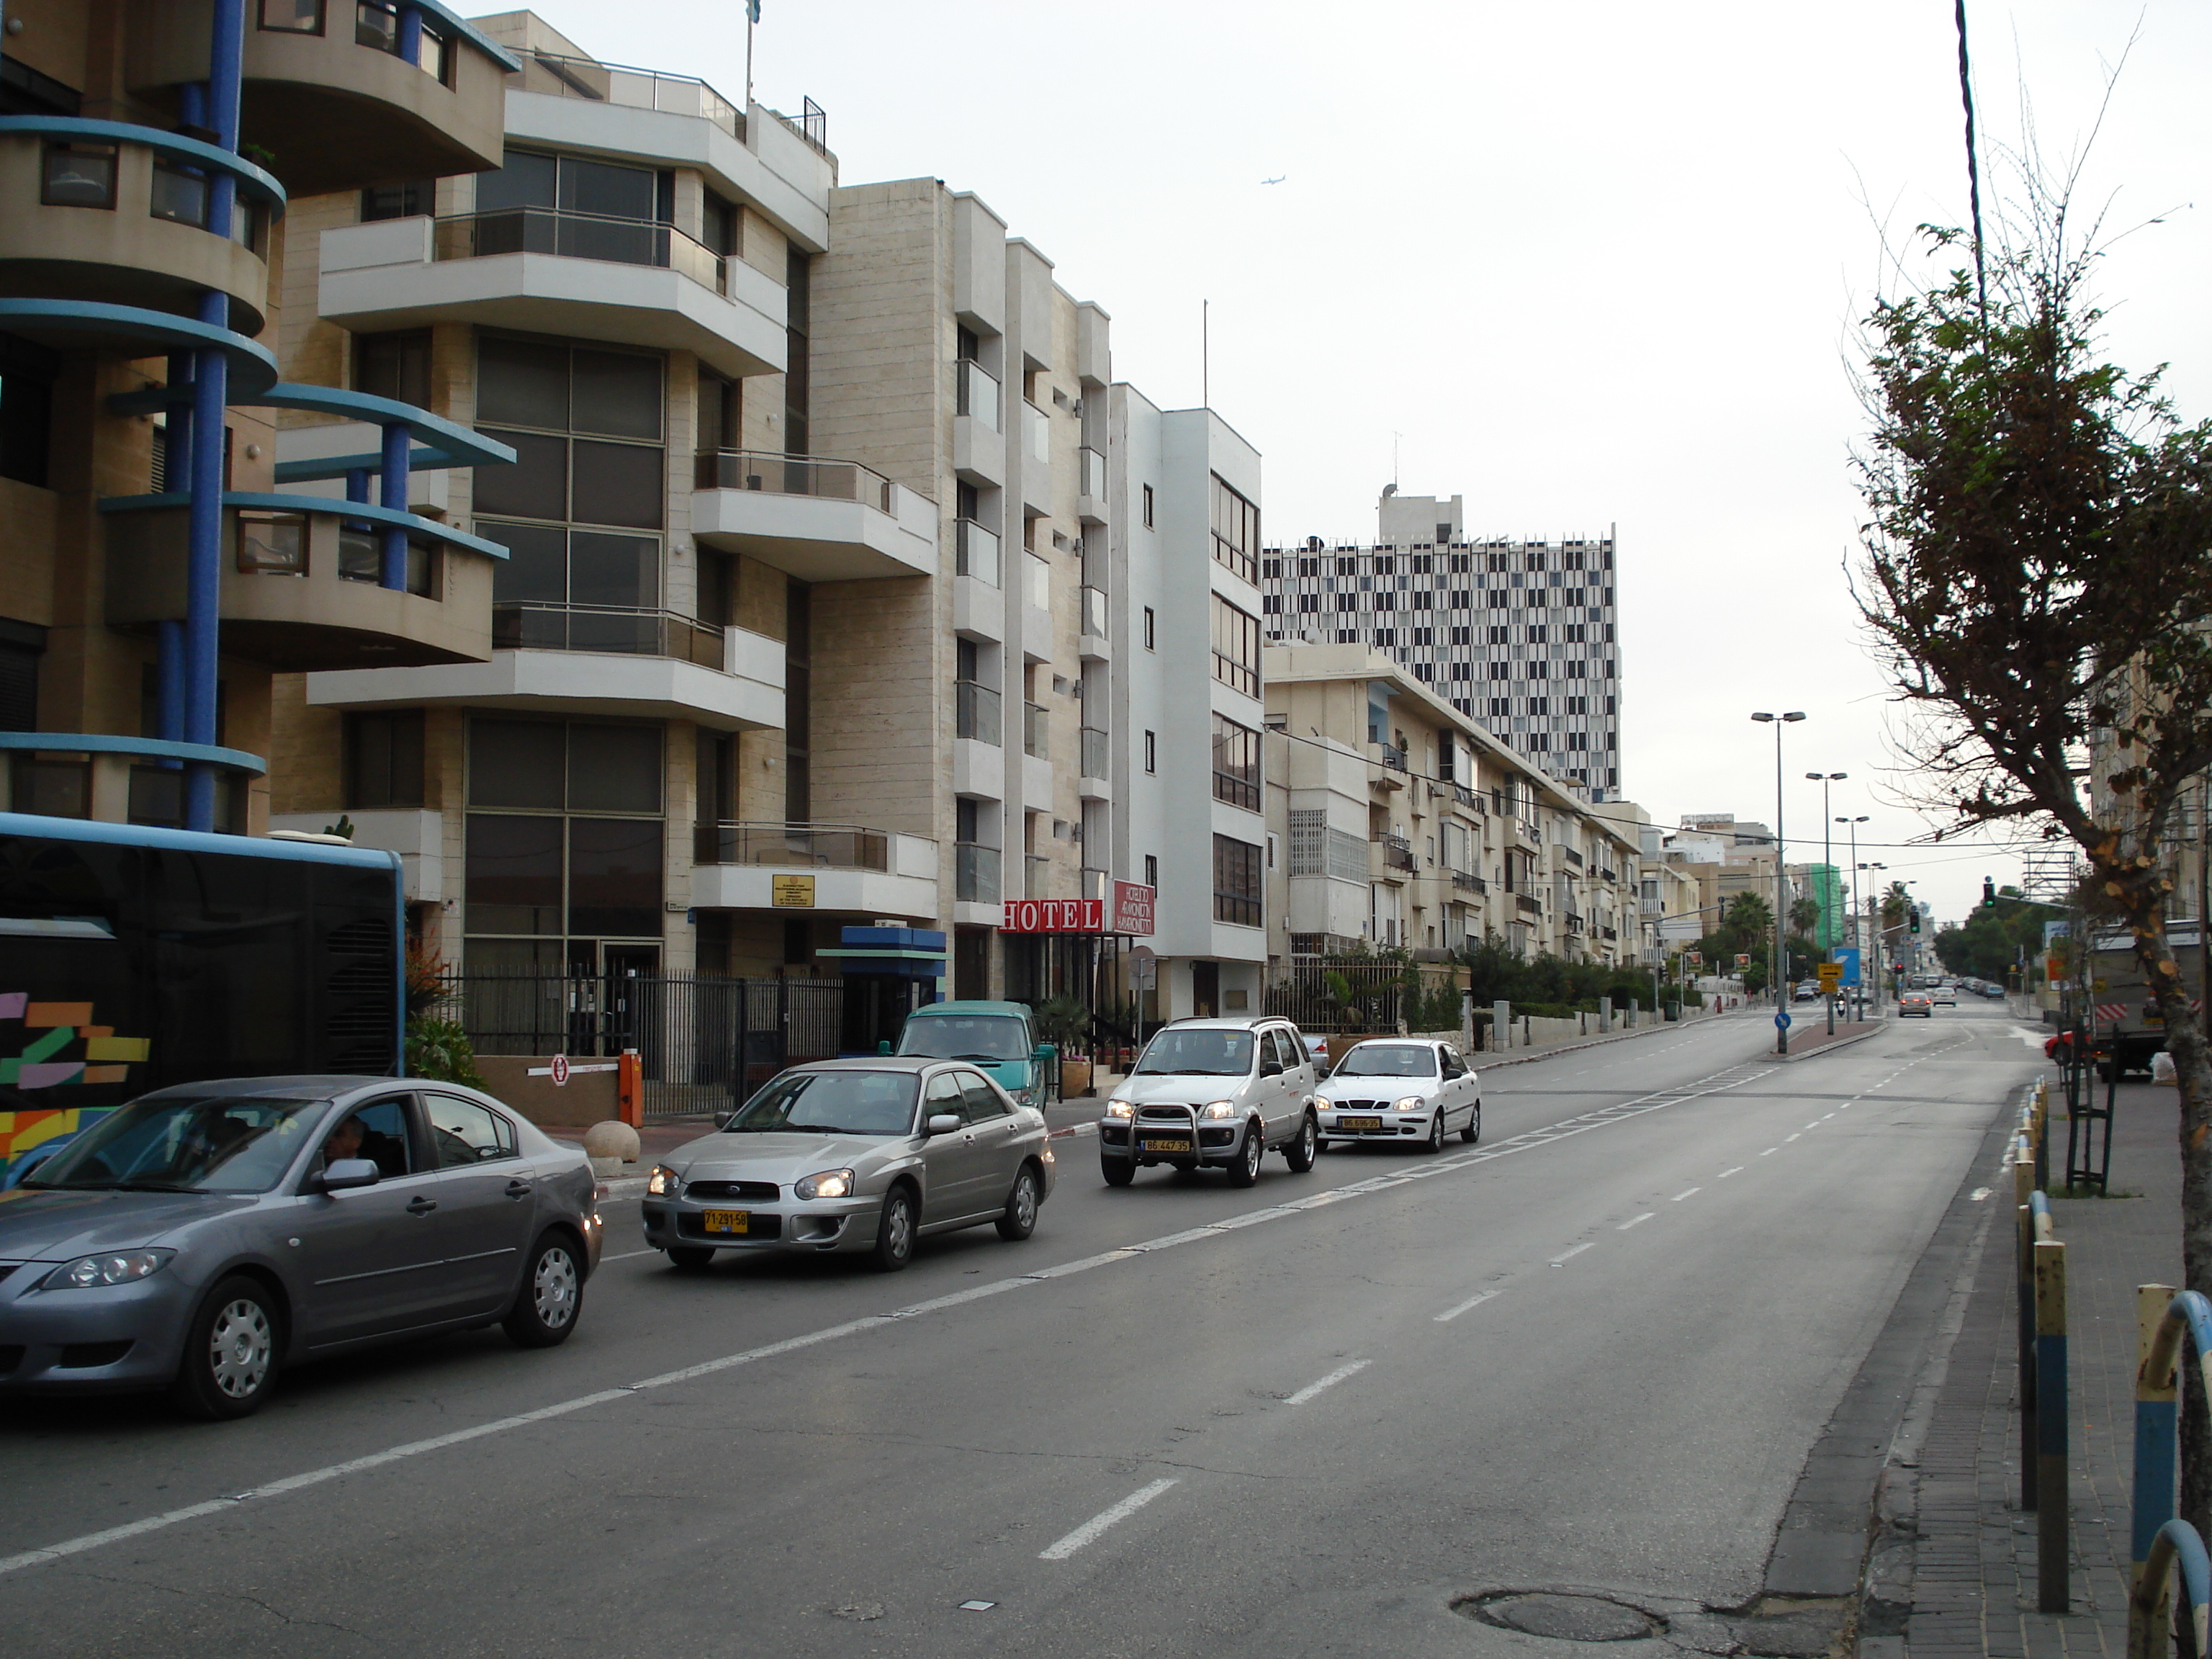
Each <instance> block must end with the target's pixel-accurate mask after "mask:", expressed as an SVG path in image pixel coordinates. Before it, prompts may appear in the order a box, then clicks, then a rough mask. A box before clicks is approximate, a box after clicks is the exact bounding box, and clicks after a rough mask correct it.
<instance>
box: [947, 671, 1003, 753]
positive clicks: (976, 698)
mask: <svg viewBox="0 0 2212 1659" xmlns="http://www.w3.org/2000/svg"><path fill="white" fill-rule="evenodd" d="M952 714H953V727H952V733H953V735H954V736H955V737H960V738H974V739H975V741H976V742H977V743H999V742H1001V741H1003V739H1001V738H1000V735H999V694H998V693H997V692H996V691H994V690H992V689H991V688H990V687H989V686H987V685H978V684H976V683H975V681H973V680H956V681H954V682H953V685H952Z"/></svg>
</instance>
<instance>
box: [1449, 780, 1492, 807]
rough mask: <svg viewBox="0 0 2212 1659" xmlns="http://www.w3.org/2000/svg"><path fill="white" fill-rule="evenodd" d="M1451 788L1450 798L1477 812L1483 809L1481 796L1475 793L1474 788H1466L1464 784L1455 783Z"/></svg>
mask: <svg viewBox="0 0 2212 1659" xmlns="http://www.w3.org/2000/svg"><path fill="white" fill-rule="evenodd" d="M1451 790H1452V799H1454V800H1455V801H1457V802H1458V803H1459V804H1460V805H1462V806H1467V807H1472V808H1473V809H1474V811H1476V812H1478V813H1480V812H1481V811H1483V810H1484V808H1483V804H1482V797H1481V796H1480V795H1478V794H1476V793H1474V790H1472V789H1470V788H1468V787H1467V786H1466V785H1465V784H1463V783H1455V784H1454V785H1452V787H1451Z"/></svg>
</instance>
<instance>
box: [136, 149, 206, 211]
mask: <svg viewBox="0 0 2212 1659" xmlns="http://www.w3.org/2000/svg"><path fill="white" fill-rule="evenodd" d="M147 211H148V212H149V213H150V214H152V215H153V216H154V217H155V218H156V219H167V220H168V221H169V222H171V223H172V224H179V225H195V226H197V227H199V228H202V229H204V228H206V226H207V221H208V179H207V174H206V173H200V172H187V171H185V168H183V167H179V166H178V165H176V164H175V163H174V162H173V161H167V160H164V159H162V158H161V157H159V156H157V157H155V161H154V189H153V195H152V197H151V199H150V200H149V203H148V205H147Z"/></svg>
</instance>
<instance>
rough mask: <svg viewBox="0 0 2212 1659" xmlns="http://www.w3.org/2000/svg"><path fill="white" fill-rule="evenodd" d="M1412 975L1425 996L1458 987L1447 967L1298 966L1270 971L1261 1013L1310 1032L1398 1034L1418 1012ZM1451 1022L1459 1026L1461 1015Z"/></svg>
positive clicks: (1298, 963)
mask: <svg viewBox="0 0 2212 1659" xmlns="http://www.w3.org/2000/svg"><path fill="white" fill-rule="evenodd" d="M1409 971H1410V972H1412V973H1413V974H1414V975H1418V976H1419V983H1420V988H1421V993H1422V994H1423V995H1424V996H1425V997H1433V996H1434V995H1435V994H1436V993H1437V991H1438V990H1440V989H1441V988H1443V987H1446V986H1449V985H1451V984H1453V983H1455V974H1454V971H1453V969H1450V968H1449V967H1446V966H1433V965H1429V964H1425V963H1424V964H1419V965H1416V966H1414V967H1413V968H1412V969H1407V968H1406V967H1405V966H1403V965H1401V964H1394V963H1344V964H1341V965H1332V964H1330V963H1325V962H1293V963H1284V964H1281V965H1279V966H1277V967H1273V968H1271V969H1268V970H1267V990H1266V991H1265V993H1264V994H1263V998H1264V1000H1263V1004H1262V1012H1266V1013H1270V1014H1280V1015H1282V1016H1284V1017H1285V1018H1288V1019H1290V1020H1292V1021H1294V1022H1295V1023H1296V1024H1297V1027H1298V1029H1299V1030H1305V1031H1341V1032H1355V1033H1356V1032H1362V1031H1386V1032H1387V1031H1395V1030H1397V1029H1398V1023H1399V1020H1400V1018H1401V1017H1402V1016H1405V1015H1407V1014H1413V1013H1418V1012H1419V1010H1415V1009H1410V1008H1408V1007H1407V1006H1406V1005H1407V995H1406V992H1407V978H1406V976H1407V973H1408V972H1409ZM1451 1023H1452V1024H1457V1023H1458V1020H1457V1016H1456V1014H1455V1016H1454V1018H1453V1020H1452V1022H1451Z"/></svg>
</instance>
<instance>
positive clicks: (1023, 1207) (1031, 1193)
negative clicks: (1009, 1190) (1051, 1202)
mask: <svg viewBox="0 0 2212 1659" xmlns="http://www.w3.org/2000/svg"><path fill="white" fill-rule="evenodd" d="M1036 1211H1037V1195H1036V1181H1035V1180H1034V1179H1032V1178H1031V1177H1030V1176H1027V1175H1024V1176H1022V1178H1021V1179H1020V1180H1019V1181H1018V1182H1015V1183H1014V1218H1015V1219H1016V1220H1017V1221H1018V1222H1020V1223H1021V1224H1022V1225H1023V1226H1024V1227H1033V1226H1035V1225H1036Z"/></svg>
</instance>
